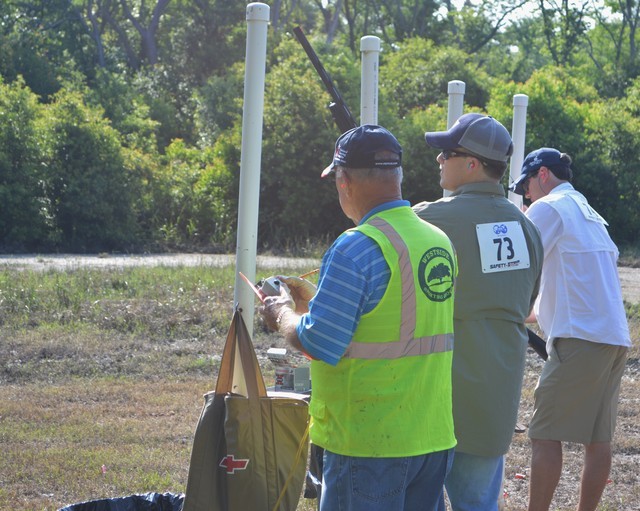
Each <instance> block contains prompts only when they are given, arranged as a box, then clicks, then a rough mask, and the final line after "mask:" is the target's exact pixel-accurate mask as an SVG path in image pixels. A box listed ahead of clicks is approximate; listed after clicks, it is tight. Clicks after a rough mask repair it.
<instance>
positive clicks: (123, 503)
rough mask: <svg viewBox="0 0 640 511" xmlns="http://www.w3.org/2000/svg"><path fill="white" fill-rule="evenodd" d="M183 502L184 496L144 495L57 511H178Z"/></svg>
mask: <svg viewBox="0 0 640 511" xmlns="http://www.w3.org/2000/svg"><path fill="white" fill-rule="evenodd" d="M183 501H184V494H178V495H177V494H173V493H144V494H141V495H131V496H129V497H116V498H113V499H102V500H92V501H90V502H80V503H79V504H72V505H70V506H66V507H63V508H60V509H59V510H58V511H180V510H181V509H182V503H183Z"/></svg>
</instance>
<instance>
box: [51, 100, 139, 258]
mask: <svg viewBox="0 0 640 511" xmlns="http://www.w3.org/2000/svg"><path fill="white" fill-rule="evenodd" d="M102 114H103V112H102V110H98V109H95V108H91V107H89V106H87V105H86V104H85V103H84V102H83V99H82V97H81V95H80V94H79V93H78V92H67V91H64V92H60V93H58V94H57V95H56V96H55V100H54V101H53V103H52V104H51V105H49V106H48V107H47V111H46V113H45V115H46V119H47V130H48V136H49V138H50V142H49V144H50V145H49V147H50V149H49V151H50V154H49V157H48V161H47V172H46V176H45V182H46V190H45V193H46V197H47V202H48V207H47V212H48V216H49V217H50V218H51V223H52V235H51V236H52V238H53V239H54V241H55V242H56V243H57V246H58V248H59V249H62V250H70V251H74V252H88V251H90V252H96V251H110V250H123V249H126V248H133V247H134V246H135V241H136V237H137V235H138V232H137V224H136V219H135V215H134V212H135V210H136V208H135V206H134V199H135V198H136V197H138V195H139V183H138V182H137V178H136V176H134V175H132V174H131V173H130V172H129V169H128V168H127V165H126V161H125V157H124V152H123V149H122V145H121V142H120V138H119V135H118V133H117V132H116V131H115V130H114V129H113V128H112V127H111V126H110V124H109V122H108V121H106V120H105V119H104V117H103V115H102Z"/></svg>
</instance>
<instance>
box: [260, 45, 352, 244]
mask: <svg viewBox="0 0 640 511" xmlns="http://www.w3.org/2000/svg"><path fill="white" fill-rule="evenodd" d="M291 43H292V42H290V43H289V44H288V48H287V47H285V48H284V49H283V52H282V54H281V57H280V58H279V60H278V62H277V63H276V64H275V65H273V67H272V68H271V70H270V73H269V77H268V80H267V83H266V91H265V107H264V135H263V137H264V143H263V150H262V176H261V187H260V219H259V222H260V223H259V235H260V241H261V243H265V244H268V245H269V246H271V247H276V248H278V247H281V246H282V245H283V244H284V243H286V240H287V239H289V240H291V239H304V238H307V237H312V238H313V237H317V238H319V237H321V236H323V235H326V234H327V233H329V234H330V235H333V234H336V233H339V232H341V231H342V230H344V228H345V227H347V226H348V225H349V222H348V221H347V220H346V219H345V217H344V215H343V214H342V212H341V210H340V208H339V206H338V203H337V199H336V191H335V186H334V185H333V183H332V182H330V181H323V180H321V179H320V173H321V172H322V169H324V168H325V167H326V166H327V165H328V164H329V163H330V162H331V158H332V156H333V149H334V144H335V140H336V138H337V137H338V136H339V132H338V129H337V127H336V126H335V123H334V121H333V119H332V117H331V114H330V112H329V110H328V108H327V105H328V103H329V102H330V96H329V95H328V93H327V92H326V91H325V90H324V87H323V85H322V82H321V81H320V79H319V78H318V76H317V75H316V73H315V70H313V68H312V67H311V64H310V63H309V62H308V61H307V59H306V55H305V54H304V53H303V52H301V51H298V52H296V53H289V52H288V51H287V50H288V49H290V48H291ZM312 44H314V48H315V49H316V51H317V52H318V54H319V55H320V58H321V59H322V61H323V64H324V66H325V68H326V69H327V70H330V71H329V72H330V74H331V77H332V79H333V80H334V82H335V83H336V86H337V87H338V89H339V90H340V91H341V93H342V95H343V97H344V98H345V101H346V102H347V104H348V105H349V106H350V108H351V109H352V110H354V112H356V110H355V109H354V106H353V105H354V104H355V102H354V101H353V100H352V99H351V98H353V97H354V96H355V94H354V91H353V89H352V87H353V86H354V84H357V83H359V82H358V79H357V77H358V76H359V66H358V63H357V62H356V61H355V60H354V59H353V57H352V56H351V55H350V54H347V53H344V52H341V51H336V50H337V48H330V47H323V46H322V45H316V44H315V42H312ZM329 51H333V53H328V52H329ZM302 211H304V213H302V214H301V212H302Z"/></svg>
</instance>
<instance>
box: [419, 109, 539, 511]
mask: <svg viewBox="0 0 640 511" xmlns="http://www.w3.org/2000/svg"><path fill="white" fill-rule="evenodd" d="M425 137H426V141H427V144H428V145H430V146H432V147H436V148H438V149H440V150H441V152H440V154H438V157H437V161H438V163H439V164H440V185H441V186H442V188H444V189H445V190H449V191H450V192H452V194H451V196H449V197H446V198H443V199H440V200H438V201H436V202H430V203H428V202H423V203H420V204H417V205H416V206H414V210H415V212H416V213H417V214H418V216H419V217H420V218H422V219H424V220H426V221H428V222H431V223H433V224H434V225H436V226H438V227H440V228H441V229H442V230H443V231H444V232H445V233H446V234H447V235H448V236H449V238H450V239H451V241H452V242H453V245H454V247H455V249H456V254H457V256H458V261H459V266H460V270H459V274H458V280H457V283H456V299H455V313H454V337H455V348H454V351H453V416H454V424H455V432H456V438H457V440H458V445H457V446H456V450H455V456H454V461H453V467H452V469H451V472H450V473H449V475H448V476H447V480H446V483H445V486H446V489H447V495H448V496H449V500H450V501H451V505H452V507H453V509H454V511H495V510H497V509H498V501H499V500H500V498H501V497H502V491H501V490H502V476H503V468H504V455H505V453H506V452H507V451H508V449H509V445H510V443H511V439H512V436H513V433H514V430H515V426H516V419H517V415H518V406H519V403H520V392H521V388H522V376H523V374H524V365H525V358H526V353H527V339H528V336H527V330H526V328H525V324H524V321H525V319H526V318H527V316H528V315H529V313H530V311H531V307H532V306H533V302H534V300H535V297H536V295H537V292H538V286H539V279H540V271H541V266H542V244H541V242H540V235H539V233H538V230H537V229H536V228H535V226H534V225H533V224H532V223H531V222H530V221H529V220H527V218H526V217H525V216H524V214H523V213H522V212H521V211H520V210H519V209H518V208H517V207H516V206H515V205H514V204H513V203H512V202H510V201H509V200H507V198H506V197H505V190H504V187H503V186H502V184H501V183H500V180H501V178H502V176H503V175H504V173H505V171H506V169H507V161H508V159H509V156H511V152H512V149H513V144H512V141H511V136H510V135H509V132H508V131H507V130H506V128H505V127H504V126H503V125H502V124H500V123H499V122H498V121H497V120H495V119H494V118H492V117H490V116H488V115H483V114H479V113H469V114H465V115H463V116H461V117H460V119H458V121H457V122H456V123H455V124H454V125H453V126H452V127H451V129H449V130H448V131H440V132H428V133H426V135H425ZM441 509H442V511H444V504H443V507H442V508H441Z"/></svg>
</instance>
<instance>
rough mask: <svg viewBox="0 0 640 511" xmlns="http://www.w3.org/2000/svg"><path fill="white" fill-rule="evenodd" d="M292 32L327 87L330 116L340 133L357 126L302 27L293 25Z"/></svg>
mask: <svg viewBox="0 0 640 511" xmlns="http://www.w3.org/2000/svg"><path fill="white" fill-rule="evenodd" d="M293 33H294V34H295V36H296V39H298V42H299V43H300V44H301V45H302V47H303V48H304V51H305V52H307V56H308V57H309V60H310V61H311V63H312V64H313V67H315V68H316V72H317V73H318V75H319V76H320V78H321V79H322V82H323V83H324V86H325V88H326V89H327V92H328V93H329V94H330V95H331V103H329V110H330V111H331V116H332V117H333V120H334V121H335V123H336V125H337V126H338V129H339V130H340V133H344V132H345V131H349V130H350V129H352V128H355V127H357V126H358V125H357V124H356V121H355V119H354V118H353V115H351V111H350V110H349V107H348V106H347V104H346V103H345V102H344V100H343V99H342V96H341V95H340V92H339V91H338V89H337V88H336V86H335V85H334V84H333V81H332V80H331V77H330V76H329V73H327V71H326V70H325V68H324V66H323V65H322V62H320V59H319V58H318V55H316V52H315V51H314V50H313V48H312V47H311V44H310V43H309V40H308V39H307V37H306V36H305V35H304V32H303V31H302V29H301V28H300V27H295V28H294V29H293Z"/></svg>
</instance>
